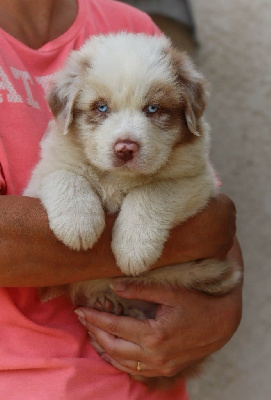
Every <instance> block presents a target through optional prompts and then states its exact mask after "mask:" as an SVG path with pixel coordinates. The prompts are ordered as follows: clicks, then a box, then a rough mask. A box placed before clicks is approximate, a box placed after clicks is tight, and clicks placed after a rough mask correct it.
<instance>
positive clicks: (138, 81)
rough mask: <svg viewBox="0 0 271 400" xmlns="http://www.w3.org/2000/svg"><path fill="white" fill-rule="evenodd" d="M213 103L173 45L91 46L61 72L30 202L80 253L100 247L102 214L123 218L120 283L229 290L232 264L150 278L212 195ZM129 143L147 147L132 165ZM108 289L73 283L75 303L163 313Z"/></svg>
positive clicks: (142, 41)
mask: <svg viewBox="0 0 271 400" xmlns="http://www.w3.org/2000/svg"><path fill="white" fill-rule="evenodd" d="M206 97H207V92H206V85H205V82H204V79H203V77H202V76H201V74H199V73H198V72H197V71H196V70H195V68H194V66H193V64H192V63H191V61H190V60H189V58H188V57H187V56H186V55H184V54H180V53H178V52H177V51H176V50H174V49H172V47H171V43H170V41H169V40H168V39H166V38H165V37H151V36H146V35H143V34H126V33H121V34H116V35H109V36H98V37H93V38H91V39H90V40H88V41H87V42H86V43H85V45H84V46H83V47H82V48H81V49H80V50H79V51H76V52H73V53H72V54H71V55H70V57H69V59H68V61H67V63H66V65H65V67H64V68H63V70H61V71H60V72H58V73H57V74H56V76H55V79H54V83H53V85H52V88H51V91H50V94H49V97H48V101H49V105H50V107H51V109H52V112H53V114H54V120H53V121H52V122H50V124H49V127H48V132H47V134H46V135H45V137H44V139H43V140H42V143H41V160H40V162H39V163H38V165H37V167H36V168H35V170H34V172H33V175H32V178H31V180H30V183H29V185H28V187H27V189H26V190H25V195H28V196H33V197H39V198H40V199H41V201H42V203H43V205H44V206H45V208H46V210H47V212H48V217H49V222H50V227H51V229H52V230H53V232H54V233H55V235H56V236H57V238H58V239H59V240H61V241H62V242H63V243H65V244H66V245H67V246H69V247H70V248H71V249H74V250H80V249H84V250H86V249H89V248H91V247H92V246H93V245H94V243H95V242H96V241H97V240H98V238H99V236H100V235H101V233H102V231H103V229H104V225H105V219H104V213H105V212H109V213H116V212H118V217H117V220H116V222H115V225H114V229H113V239H112V250H113V252H114V255H115V257H116V261H117V264H118V266H119V268H120V269H121V270H122V271H123V272H124V273H125V274H126V275H127V276H128V277H127V278H123V279H126V280H129V281H131V280H136V281H138V282H140V283H141V284H149V283H156V284H158V285H161V286H163V285H172V286H185V287H188V288H191V287H192V288H196V289H199V290H202V291H204V292H207V293H211V294H216V295H219V294H222V293H225V292H227V291H229V290H230V289H231V288H232V287H233V286H234V285H235V284H236V283H237V281H238V279H239V277H240V272H239V271H238V269H237V267H235V266H234V265H230V264H228V263H227V262H221V261H216V260H207V261H206V260H205V261H201V262H196V263H186V264H182V265H179V266H174V267H166V268H164V269H159V270H155V271H148V270H149V267H150V266H151V265H152V264H153V263H154V262H155V261H156V260H157V259H158V258H159V256H160V255H161V252H162V249H163V245H164V243H165V241H166V239H167V238H168V235H169V231H170V229H171V228H172V227H173V226H174V225H176V224H178V223H180V222H182V221H184V220H186V219H187V218H188V217H190V216H192V215H193V214H195V213H196V212H197V211H199V210H200V209H202V208H203V207H205V205H206V204H207V202H208V200H209V199H210V197H211V196H213V195H214V194H215V191H216V189H215V187H216V184H215V178H214V174H213V170H212V167H211V166H210V163H209V161H208V152H209V129H208V125H207V124H206V123H205V122H204V120H203V118H202V114H203V111H204V107H205V99H206ZM127 141H128V143H130V142H132V143H136V145H137V148H138V151H137V152H136V153H135V154H133V158H132V159H129V160H128V161H125V160H124V161H123V160H121V159H120V158H119V157H118V156H116V154H119V153H116V143H119V142H120V143H126V142H127ZM124 147H125V146H124ZM102 262H103V261H102V255H101V263H102ZM147 271H148V272H147ZM133 277H134V278H133ZM109 283H110V280H95V281H88V282H81V283H75V284H72V285H70V293H71V297H72V299H73V301H74V303H75V304H83V305H88V306H93V305H94V303H95V301H96V300H97V299H98V300H99V301H100V303H101V304H104V302H105V299H106V298H108V299H110V300H111V301H112V302H113V303H114V305H115V312H116V313H117V312H119V310H120V304H121V310H123V313H124V315H131V316H136V317H138V318H146V316H147V315H148V316H153V315H154V312H155V306H153V308H152V309H150V308H151V307H150V305H149V304H145V303H141V304H139V303H133V302H131V301H127V300H123V299H120V298H117V297H116V296H115V295H114V294H113V292H112V291H111V289H110V287H109Z"/></svg>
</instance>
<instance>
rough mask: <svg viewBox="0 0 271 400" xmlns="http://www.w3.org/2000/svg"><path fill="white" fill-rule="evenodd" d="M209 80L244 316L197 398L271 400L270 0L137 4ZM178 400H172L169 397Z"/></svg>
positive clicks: (194, 385)
mask: <svg viewBox="0 0 271 400" xmlns="http://www.w3.org/2000/svg"><path fill="white" fill-rule="evenodd" d="M126 2H127V3H130V4H132V5H134V6H136V7H139V8H141V9H144V10H145V11H147V12H149V13H150V14H151V15H152V17H153V19H154V20H155V22H156V23H157V24H158V25H159V26H160V28H161V29H162V30H163V31H164V32H165V33H166V34H167V35H169V36H171V38H172V40H173V42H174V44H175V45H176V46H178V47H180V48H183V49H186V50H187V51H188V52H189V53H190V55H191V56H192V58H193V59H194V61H195V63H196V65H197V66H198V68H199V70H200V71H201V72H202V73H203V74H204V75H205V77H206V78H207V79H208V80H209V82H210V83H211V98H210V101H209V106H208V110H207V118H208V120H209V122H210V124H211V126H212V132H213V135H212V136H213V145H212V154H211V158H212V161H213V163H214V165H215V167H216V170H217V172H218V175H219V176H220V178H221V180H222V182H223V186H222V191H223V192H225V193H227V194H228V195H229V196H230V197H231V198H232V199H233V200H234V202H235V204H236V206H237V210H238V237H239V240H240V242H241V245H242V249H243V254H244V260H245V282H244V311H243V319H242V322H241V325H240V327H239V329H238V331H237V333H236V334H235V336H234V337H233V338H232V340H231V341H230V342H229V343H228V344H227V345H226V346H225V347H224V348H223V349H222V350H221V351H219V352H218V353H217V354H215V355H214V357H213V362H212V363H210V364H209V365H208V367H207V368H206V369H205V373H204V375H203V376H201V377H200V379H197V380H194V381H192V382H190V384H189V393H190V397H191V400H244V399H245V400H270V399H271V366H270V360H271V261H270V260H271V1H270V0H254V1H252V0H227V1H225V0H216V1H202V0H191V1H190V2H189V1H184V0H154V1H152V0H133V1H126ZM172 400H174V399H172Z"/></svg>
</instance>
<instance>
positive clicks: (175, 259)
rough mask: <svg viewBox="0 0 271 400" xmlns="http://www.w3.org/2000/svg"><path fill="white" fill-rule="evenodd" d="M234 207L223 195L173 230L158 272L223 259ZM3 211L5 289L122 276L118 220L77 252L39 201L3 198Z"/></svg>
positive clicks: (0, 260) (0, 239) (0, 247)
mask: <svg viewBox="0 0 271 400" xmlns="http://www.w3.org/2000/svg"><path fill="white" fill-rule="evenodd" d="M233 207H234V206H233V203H232V202H231V201H230V200H229V199H228V198H227V197H226V196H224V195H221V196H218V197H217V198H216V199H213V200H212V201H211V203H210V204H209V206H208V207H207V208H206V209H205V210H204V211H203V212H201V213H199V214H198V215H197V216H195V217H193V218H191V219H190V220H189V221H187V222H186V223H184V224H182V225H180V226H178V227H176V228H175V229H173V230H172V232H171V233H170V237H169V239H168V241H167V243H166V244H165V247H164V250H163V254H162V256H161V257H160V259H159V260H158V261H157V263H156V264H155V265H154V266H153V268H158V267H162V266H164V265H169V264H176V263H182V262H186V261H191V260H194V259H197V258H207V257H219V256H223V254H224V252H227V251H228V250H229V248H230V247H231V241H232V238H233V234H232V232H231V231H233V230H234V229H235V224H234V221H235V219H234V218H232V214H233V212H232V208H233ZM0 210H1V212H0V277H1V278H0V286H13V287H14V286H52V285H59V284H65V283H70V282H76V281H81V280H88V279H99V278H109V277H114V276H120V275H121V274H122V273H121V271H120V269H119V268H118V267H117V265H116V262H115V259H114V256H113V253H112V251H111V234H112V227H113V224H114V221H115V218H116V217H115V216H107V217H106V228H105V230H104V232H103V234H102V236H101V238H100V239H99V240H98V242H97V243H96V244H95V245H94V247H93V248H92V249H91V250H88V251H80V252H77V251H73V250H70V249H69V248H67V247H66V246H64V245H63V244H62V243H61V242H60V241H58V240H57V239H56V237H55V236H54V234H53V232H52V231H51V229H50V228H49V224H48V219H47V214H46V211H45V209H44V208H43V206H42V205H41V203H40V201H39V200H38V199H34V198H30V197H21V196H0ZM229 221H230V222H229ZM224 230H226V231H227V232H228V233H227V234H226V235H225V234H224V233H223V234H221V231H222V232H223V231H224Z"/></svg>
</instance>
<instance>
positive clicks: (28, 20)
mask: <svg viewBox="0 0 271 400" xmlns="http://www.w3.org/2000/svg"><path fill="white" fill-rule="evenodd" d="M76 12H77V3H76V1H75V0H39V1H38V2H37V0H0V27H1V28H2V29H4V30H5V31H6V32H8V33H9V34H11V35H12V36H14V37H15V38H16V39H17V40H19V41H21V42H22V43H24V44H25V45H26V46H28V47H30V48H33V49H38V48H40V47H42V46H43V45H44V44H45V43H47V42H48V41H51V40H53V39H55V38H57V37H58V36H59V35H61V34H62V33H64V32H65V31H66V30H67V29H68V28H69V27H70V26H71V24H72V22H73V21H74V19H75V18H76ZM0 209H1V213H0V272H1V273H0V276H1V278H0V285H1V286H2V287H8V286H9V287H12V286H13V287H16V286H32V287H34V286H47V285H58V284H63V283H67V282H74V281H78V280H85V279H95V278H104V277H111V276H118V275H120V271H119V269H118V268H117V266H116V265H115V260H114V258H113V255H112V253H111V250H110V241H111V228H112V225H113V223H114V217H113V216H111V217H108V218H107V224H106V229H105V231H104V234H103V236H102V237H101V238H100V240H99V241H98V243H97V244H96V245H95V246H94V248H93V249H92V250H90V251H87V252H74V251H71V250H69V249H67V248H65V246H64V245H62V244H61V243H60V242H58V241H57V240H56V239H55V237H54V235H53V234H52V232H51V231H50V228H49V226H48V220H47V216H46V212H45V210H44V209H43V207H42V205H41V204H40V202H39V200H37V199H31V198H27V197H20V196H0ZM234 234H235V210H234V206H233V203H232V202H231V201H230V200H229V199H227V197H225V196H222V197H221V196H220V197H218V198H217V199H215V200H213V201H212V202H211V203H210V205H209V207H207V208H206V210H204V211H203V212H202V213H200V214H198V215H197V216H195V217H193V218H192V219H190V220H189V221H187V222H186V223H185V224H182V225H181V226H179V227H177V228H175V229H174V230H172V232H171V236H170V239H169V240H168V242H167V244H166V245H165V249H164V252H163V255H162V257H161V258H160V259H159V261H158V262H157V263H156V264H155V265H154V266H153V268H158V267H162V266H164V265H168V264H174V263H180V262H184V261H188V260H193V259H197V258H206V257H221V258H223V257H225V256H226V254H227V252H228V251H229V250H230V248H231V247H232V243H233V238H234ZM232 254H233V257H234V258H235V260H236V261H239V262H240V264H242V259H241V255H240V251H239V246H238V243H237V242H235V243H234V246H233V250H232ZM101 261H102V262H101ZM118 293H119V294H120V295H123V296H124V297H127V298H128V297H130V298H132V297H136V298H144V299H146V300H150V301H151V300H153V301H155V302H157V303H158V304H160V308H159V313H158V315H157V318H156V319H155V320H153V321H152V322H150V321H146V322H142V321H136V320H132V321H131V320H130V319H125V320H123V317H117V316H114V315H111V314H109V313H105V312H99V311H97V310H84V313H85V314H83V315H85V317H86V319H87V321H88V325H87V328H88V330H89V331H91V332H92V333H93V334H94V335H95V337H96V340H97V341H98V342H99V343H100V344H101V345H102V346H103V347H104V348H105V350H106V352H107V357H108V361H109V362H111V363H112V364H113V365H115V366H116V367H117V368H119V369H121V370H124V371H133V372H135V369H136V361H138V360H140V361H141V362H142V365H141V366H142V372H141V374H142V375H146V376H153V375H172V374H174V373H176V371H179V370H181V369H182V368H183V367H184V366H185V365H190V364H192V363H193V362H195V360H198V359H200V358H202V357H204V356H205V355H208V354H210V353H212V352H213V351H215V350H217V349H218V348H220V347H222V346H223V345H224V344H225V343H226V342H227V341H228V340H229V339H230V338H231V336H232V335H233V334H234V332H235V331H236V329H237V327H238V324H239V322H240V318H241V304H242V301H241V297H242V296H241V285H240V286H239V287H238V288H236V290H235V291H233V292H232V293H230V294H228V295H227V296H224V297H223V298H220V299H217V298H211V297H208V296H205V295H202V294H199V293H195V292H189V291H180V292H178V293H176V291H174V290H172V289H168V290H167V296H165V295H164V294H163V295H161V291H160V290H157V289H156V288H150V289H149V290H148V291H146V290H145V289H144V290H142V291H141V292H138V291H136V290H135V289H133V288H129V289H128V288H127V289H126V290H125V291H122V292H118ZM165 298H167V300H166V301H165ZM187 310H189V313H188V312H187ZM95 318H96V322H95ZM82 321H83V322H84V319H83V320H82ZM110 326H111V328H110ZM165 327H167V328H166V329H165ZM177 332H178V334H176V333H177ZM104 335H105V336H104ZM114 335H116V336H117V338H115V336H114ZM173 339H174V340H173ZM107 340H108V344H107V345H106V344H105V341H107ZM139 343H140V345H139ZM157 344H159V346H158V347H157ZM118 346H119V347H118ZM173 355H174V356H173Z"/></svg>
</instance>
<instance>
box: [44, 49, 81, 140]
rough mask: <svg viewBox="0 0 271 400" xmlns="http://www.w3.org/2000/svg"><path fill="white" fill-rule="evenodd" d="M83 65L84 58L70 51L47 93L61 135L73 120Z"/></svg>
mask: <svg viewBox="0 0 271 400" xmlns="http://www.w3.org/2000/svg"><path fill="white" fill-rule="evenodd" d="M84 67H86V60H83V59H82V57H80V54H79V53H78V52H77V51H74V52H72V53H71V54H70V56H69V57H68V60H67V62H66V64H65V66H64V68H63V69H62V70H60V71H58V72H57V73H56V74H55V76H54V79H53V82H52V84H51V87H50V90H49V93H48V95H47V101H48V104H49V107H50V109H51V111H52V113H53V115H54V118H55V120H56V122H57V123H58V125H59V127H60V129H61V131H62V133H63V135H66V133H67V132H68V130H69V128H70V126H71V124H72V121H73V114H74V103H75V99H76V96H77V94H78V93H79V89H80V86H79V82H80V75H81V74H82V73H83V71H84Z"/></svg>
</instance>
